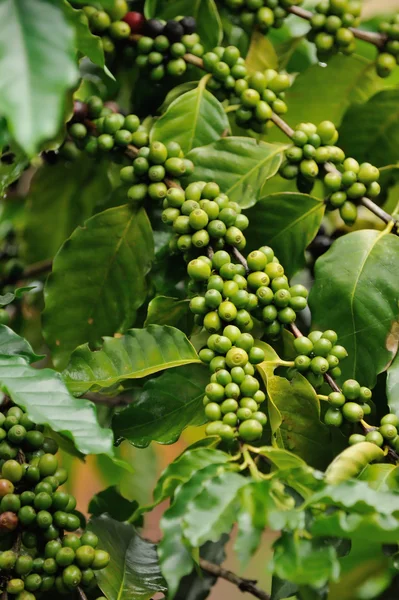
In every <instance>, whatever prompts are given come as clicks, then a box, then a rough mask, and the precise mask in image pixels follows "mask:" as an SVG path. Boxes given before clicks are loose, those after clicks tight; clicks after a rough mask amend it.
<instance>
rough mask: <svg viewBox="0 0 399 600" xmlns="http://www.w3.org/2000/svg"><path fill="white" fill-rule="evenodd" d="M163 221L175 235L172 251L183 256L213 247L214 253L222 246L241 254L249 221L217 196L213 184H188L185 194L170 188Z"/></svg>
mask: <svg viewBox="0 0 399 600" xmlns="http://www.w3.org/2000/svg"><path fill="white" fill-rule="evenodd" d="M163 206H164V210H163V212H162V220H163V222H164V223H165V224H167V225H171V226H172V228H173V231H174V232H175V234H176V235H175V237H174V238H173V239H172V241H171V244H170V247H171V250H179V251H180V252H185V253H188V254H187V258H188V259H189V258H190V257H191V256H190V251H192V250H195V249H196V248H204V247H206V246H208V244H210V243H211V244H212V247H213V248H214V249H215V250H219V249H221V248H223V247H224V245H225V244H228V245H230V246H234V247H236V248H238V249H240V250H242V249H243V248H244V247H245V244H246V239H245V236H244V234H243V230H245V229H246V228H247V227H248V218H247V217H246V216H245V215H243V214H241V207H240V206H239V204H237V203H236V202H230V201H229V198H228V196H226V194H222V193H221V192H220V188H219V186H218V185H217V184H216V183H213V182H209V183H205V182H196V183H191V184H190V185H188V186H187V188H186V189H185V190H183V189H181V188H174V187H172V188H170V189H169V190H168V191H167V193H166V197H165V200H164V205H163Z"/></svg>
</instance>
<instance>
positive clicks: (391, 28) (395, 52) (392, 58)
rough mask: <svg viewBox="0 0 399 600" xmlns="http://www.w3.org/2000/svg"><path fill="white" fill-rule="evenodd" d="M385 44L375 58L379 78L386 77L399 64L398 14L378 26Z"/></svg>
mask: <svg viewBox="0 0 399 600" xmlns="http://www.w3.org/2000/svg"><path fill="white" fill-rule="evenodd" d="M379 30H380V33H382V34H383V35H385V36H386V42H385V44H384V46H383V48H381V50H380V53H379V54H378V57H377V63H376V69H377V73H378V75H379V76H380V77H388V75H390V74H391V73H392V71H393V70H394V68H395V67H396V65H397V64H399V13H397V14H395V15H393V16H392V17H391V18H390V19H389V20H387V21H381V23H380V24H379Z"/></svg>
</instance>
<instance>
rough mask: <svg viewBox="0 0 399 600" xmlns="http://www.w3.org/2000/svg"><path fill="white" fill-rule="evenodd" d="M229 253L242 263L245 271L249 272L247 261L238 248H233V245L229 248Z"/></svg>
mask: <svg viewBox="0 0 399 600" xmlns="http://www.w3.org/2000/svg"><path fill="white" fill-rule="evenodd" d="M231 253H232V254H233V256H234V257H235V258H236V259H237V260H238V262H239V263H241V264H242V266H243V267H244V268H245V270H246V272H247V273H249V269H248V263H247V261H246V260H245V257H244V256H243V255H242V254H241V252H240V251H239V250H237V248H234V246H233V247H232V248H231Z"/></svg>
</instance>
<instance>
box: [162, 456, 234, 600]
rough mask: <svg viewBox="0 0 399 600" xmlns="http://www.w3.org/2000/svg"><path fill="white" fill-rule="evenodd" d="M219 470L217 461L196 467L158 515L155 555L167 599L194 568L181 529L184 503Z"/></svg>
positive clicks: (185, 508)
mask: <svg viewBox="0 0 399 600" xmlns="http://www.w3.org/2000/svg"><path fill="white" fill-rule="evenodd" d="M223 471H224V467H223V466H221V465H218V464H211V465H208V466H207V467H205V468H204V469H200V470H199V471H197V472H196V473H195V474H194V475H193V476H192V477H191V478H190V479H189V480H188V481H186V482H185V483H184V484H183V485H181V486H180V487H179V488H178V490H177V492H176V496H175V499H174V501H173V504H172V505H171V506H170V508H168V509H167V510H166V511H165V512H164V514H163V516H162V519H161V530H162V532H163V538H162V540H161V541H160V543H159V546H158V556H159V562H160V565H161V571H162V574H163V576H164V577H165V579H166V582H167V584H168V599H169V600H172V599H173V598H174V596H175V594H176V592H177V589H178V587H179V583H180V580H181V578H182V577H184V576H185V575H189V574H190V573H191V571H192V570H193V568H194V560H193V557H192V554H191V552H190V550H189V548H188V547H187V542H186V541H185V540H184V537H183V530H182V522H183V517H184V516H185V514H186V511H187V505H188V504H189V503H190V502H191V501H192V500H193V499H194V498H195V497H196V496H197V494H199V493H200V492H201V491H202V490H203V489H204V486H205V485H207V483H208V482H209V481H210V480H211V479H212V477H214V476H215V475H216V474H217V473H221V472H223Z"/></svg>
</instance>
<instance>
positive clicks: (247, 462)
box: [242, 447, 262, 481]
mask: <svg viewBox="0 0 399 600" xmlns="http://www.w3.org/2000/svg"><path fill="white" fill-rule="evenodd" d="M242 455H243V457H244V459H245V462H244V465H246V466H248V469H249V472H250V473H251V475H252V477H253V478H254V479H255V480H256V481H259V480H261V479H262V477H261V474H260V473H259V471H258V467H257V466H256V464H255V461H254V459H253V458H252V456H251V455H250V453H249V450H248V449H247V448H245V447H244V449H243V451H242Z"/></svg>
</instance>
